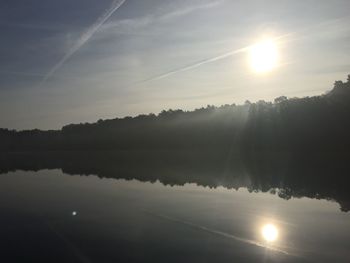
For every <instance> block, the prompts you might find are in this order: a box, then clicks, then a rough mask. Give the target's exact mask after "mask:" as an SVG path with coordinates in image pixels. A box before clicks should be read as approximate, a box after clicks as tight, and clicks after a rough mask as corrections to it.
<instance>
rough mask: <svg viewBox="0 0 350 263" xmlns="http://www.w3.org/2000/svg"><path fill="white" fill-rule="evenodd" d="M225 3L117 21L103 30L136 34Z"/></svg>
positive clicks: (205, 4)
mask: <svg viewBox="0 0 350 263" xmlns="http://www.w3.org/2000/svg"><path fill="white" fill-rule="evenodd" d="M222 2H223V1H222V0H218V1H210V2H205V3H202V4H198V5H192V6H186V7H183V8H180V9H179V8H177V9H175V10H172V11H168V12H163V13H162V14H149V15H146V16H143V17H138V18H133V19H123V20H117V21H113V22H110V23H106V24H104V25H103V28H102V30H104V31H112V32H113V33H116V32H118V33H122V34H134V33H135V30H137V29H142V28H144V27H147V26H150V25H153V24H155V23H162V22H168V21H170V20H173V19H176V18H178V17H182V16H186V15H189V14H190V13H193V12H195V11H198V10H204V9H210V8H213V7H215V6H218V5H219V4H221V3H222Z"/></svg>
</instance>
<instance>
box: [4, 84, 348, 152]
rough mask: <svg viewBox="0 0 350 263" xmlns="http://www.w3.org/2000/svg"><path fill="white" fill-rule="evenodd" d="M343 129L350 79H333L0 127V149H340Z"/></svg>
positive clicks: (345, 140) (344, 138) (343, 147)
mask: <svg viewBox="0 0 350 263" xmlns="http://www.w3.org/2000/svg"><path fill="white" fill-rule="evenodd" d="M349 134H350V82H349V81H347V82H346V83H343V82H341V81H336V82H335V84H334V88H333V90H332V91H331V92H329V93H327V94H325V95H321V96H315V97H306V98H290V99H287V98H286V97H285V96H281V97H279V98H276V99H275V102H274V103H270V102H265V101H258V102H256V103H250V102H247V103H245V104H244V105H240V106H236V105H224V106H221V107H214V106H207V107H206V108H201V109H197V110H195V111H189V112H184V111H182V110H168V111H162V112H161V113H160V114H159V115H154V114H150V115H139V116H137V117H134V118H132V117H125V118H122V119H112V120H99V121H98V122H96V123H85V124H70V125H67V126H64V127H63V128H62V129H61V130H56V131H40V130H27V131H12V130H7V129H0V150H1V151H47V150H156V149H157V150H161V149H166V150H169V149H171V150H178V149H181V150H185V149H190V150H194V149H197V150H200V149H202V150H213V151H224V152H225V151H229V150H236V151H238V150H239V151H244V152H248V153H249V152H252V151H257V150H258V151H261V150H263V151H266V150H267V151H275V150H288V151H291V150H293V151H294V150H297V151H305V150H306V151H319V150H325V151H329V150H337V151H339V150H341V151H346V150H348V149H349V146H350V136H349Z"/></svg>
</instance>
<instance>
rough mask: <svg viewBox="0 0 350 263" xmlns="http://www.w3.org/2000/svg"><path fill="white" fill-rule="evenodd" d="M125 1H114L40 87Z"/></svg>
mask: <svg viewBox="0 0 350 263" xmlns="http://www.w3.org/2000/svg"><path fill="white" fill-rule="evenodd" d="M125 2H126V0H114V1H113V2H112V4H111V7H110V8H109V9H108V10H107V11H106V12H105V13H104V14H103V15H101V16H100V17H99V18H98V19H97V20H96V22H95V23H94V24H93V25H92V26H90V28H88V29H87V30H86V31H85V32H84V33H83V34H82V35H81V36H80V38H79V39H78V41H77V42H76V43H75V44H74V46H73V47H72V48H71V49H70V50H68V52H67V53H66V54H65V55H64V56H63V57H62V58H61V60H60V61H58V63H57V64H56V65H55V66H54V67H53V68H52V69H51V70H50V71H49V72H48V73H47V74H46V75H45V76H44V78H43V79H42V81H41V85H42V84H44V83H45V82H46V81H47V80H48V79H49V78H50V77H51V76H53V75H54V74H55V72H56V71H57V70H58V69H59V68H60V67H62V65H63V64H64V63H65V62H66V61H67V60H68V59H69V58H70V57H71V56H73V55H74V53H75V52H77V51H78V50H79V49H80V48H81V47H82V46H83V45H84V44H85V43H86V42H87V41H88V40H89V39H90V38H91V37H92V36H93V35H94V34H95V33H96V32H97V31H98V30H99V28H100V27H101V26H102V25H103V24H104V23H105V22H106V21H107V19H108V18H110V17H111V15H113V13H114V12H115V11H117V10H118V9H119V8H120V7H121V6H122V5H123V4H124V3H125Z"/></svg>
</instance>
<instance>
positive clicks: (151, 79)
mask: <svg viewBox="0 0 350 263" xmlns="http://www.w3.org/2000/svg"><path fill="white" fill-rule="evenodd" d="M289 35H290V34H285V35H281V36H278V37H275V38H274V40H279V39H282V38H286V37H288V36H289ZM251 46H252V45H249V46H246V47H243V48H239V49H236V50H232V51H229V52H226V53H224V54H221V55H218V56H216V57H212V58H208V59H204V60H201V61H199V62H195V63H193V64H191V65H188V66H184V67H181V68H178V69H175V70H171V71H169V72H166V73H163V74H160V75H158V76H155V77H151V78H148V79H144V80H141V81H139V82H136V83H134V84H141V83H145V82H149V81H154V80H160V79H164V78H167V77H169V76H171V75H174V74H177V73H180V72H184V71H188V70H191V69H195V68H198V67H200V66H203V65H205V64H209V63H212V62H216V61H218V60H221V59H225V58H228V57H231V56H233V55H236V54H239V53H242V52H246V51H247V50H249V49H250V48H251Z"/></svg>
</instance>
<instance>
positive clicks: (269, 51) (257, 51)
mask: <svg viewBox="0 0 350 263" xmlns="http://www.w3.org/2000/svg"><path fill="white" fill-rule="evenodd" d="M249 59H250V65H251V67H252V69H253V70H254V71H255V72H257V73H265V72H269V71H271V70H272V69H274V68H275V67H276V66H277V60H278V51H277V46H276V43H275V42H274V41H272V40H264V41H261V42H259V43H257V44H255V45H253V46H251V48H250V50H249Z"/></svg>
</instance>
